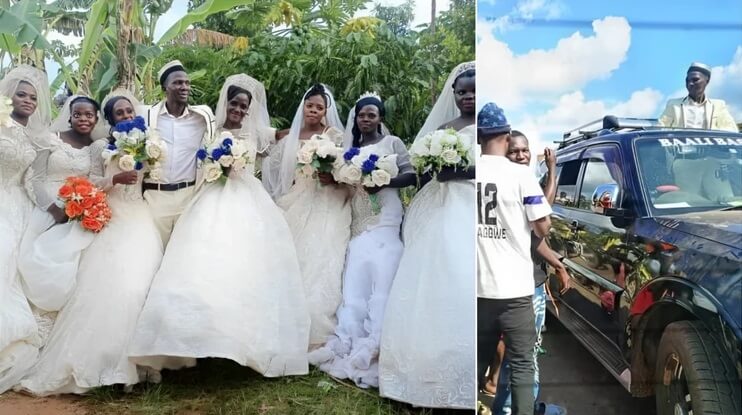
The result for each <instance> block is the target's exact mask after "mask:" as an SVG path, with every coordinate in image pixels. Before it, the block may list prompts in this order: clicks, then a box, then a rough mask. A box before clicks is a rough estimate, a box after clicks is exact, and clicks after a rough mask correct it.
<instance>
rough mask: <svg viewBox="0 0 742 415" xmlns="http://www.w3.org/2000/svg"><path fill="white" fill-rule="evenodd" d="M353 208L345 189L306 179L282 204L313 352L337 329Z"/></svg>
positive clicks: (300, 177) (297, 181)
mask: <svg viewBox="0 0 742 415" xmlns="http://www.w3.org/2000/svg"><path fill="white" fill-rule="evenodd" d="M301 144H302V145H304V141H301ZM348 202H349V200H348V191H347V190H346V189H345V188H342V187H337V186H332V185H329V186H322V185H320V184H319V182H318V181H317V180H315V179H312V178H308V177H305V176H303V175H300V174H297V175H296V179H295V182H294V185H293V186H292V187H291V189H290V190H289V192H288V193H286V194H285V195H284V196H282V197H281V198H280V199H278V200H277V202H276V203H277V204H278V206H279V207H281V209H283V211H284V216H285V217H286V221H287V222H288V224H289V228H291V233H292V235H293V236H294V243H295V245H296V254H297V256H298V258H299V266H300V267H301V275H302V280H303V282H304V293H305V294H306V299H307V307H308V308H309V315H310V317H311V319H312V324H311V329H310V334H309V345H310V347H311V348H313V347H317V346H321V345H323V344H324V343H325V342H326V341H327V337H328V336H330V335H331V334H332V333H333V331H334V330H335V325H336V324H337V320H336V319H335V313H336V312H337V308H338V306H339V305H340V302H341V301H342V292H341V283H342V277H343V265H344V264H345V251H346V249H347V247H348V240H349V239H350V203H348Z"/></svg>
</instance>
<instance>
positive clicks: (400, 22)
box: [374, 0, 415, 36]
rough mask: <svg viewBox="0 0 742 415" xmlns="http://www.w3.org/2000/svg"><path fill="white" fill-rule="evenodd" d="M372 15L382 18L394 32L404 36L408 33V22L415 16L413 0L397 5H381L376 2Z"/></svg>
mask: <svg viewBox="0 0 742 415" xmlns="http://www.w3.org/2000/svg"><path fill="white" fill-rule="evenodd" d="M374 15H375V16H376V17H378V18H379V19H381V20H383V21H384V22H385V23H386V25H387V27H388V28H389V30H391V31H392V32H393V33H394V34H396V35H397V36H405V35H407V34H409V33H410V22H412V19H413V18H414V17H415V2H414V0H407V1H405V2H404V3H403V4H401V5H399V6H382V5H381V4H379V3H377V4H376V6H375V7H374Z"/></svg>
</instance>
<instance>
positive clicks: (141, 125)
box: [132, 116, 147, 131]
mask: <svg viewBox="0 0 742 415" xmlns="http://www.w3.org/2000/svg"><path fill="white" fill-rule="evenodd" d="M132 122H133V123H134V128H138V129H139V130H140V131H147V123H145V122H144V118H142V117H139V116H137V117H135V118H134V121H132Z"/></svg>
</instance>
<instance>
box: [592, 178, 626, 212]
mask: <svg viewBox="0 0 742 415" xmlns="http://www.w3.org/2000/svg"><path fill="white" fill-rule="evenodd" d="M620 196H621V189H620V188H619V187H618V184H616V183H610V184H601V185H599V186H598V187H596V188H595V191H594V192H593V198H592V204H591V205H590V209H591V210H592V211H593V213H597V214H600V215H604V214H606V212H607V211H610V210H615V209H617V208H618V202H619V201H620V200H621V199H620Z"/></svg>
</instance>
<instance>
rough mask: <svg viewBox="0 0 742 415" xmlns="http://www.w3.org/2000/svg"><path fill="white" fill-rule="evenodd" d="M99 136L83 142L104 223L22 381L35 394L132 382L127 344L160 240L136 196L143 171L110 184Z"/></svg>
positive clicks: (112, 168)
mask: <svg viewBox="0 0 742 415" xmlns="http://www.w3.org/2000/svg"><path fill="white" fill-rule="evenodd" d="M106 145H107V141H106V140H98V141H96V142H95V143H93V144H92V145H91V146H90V147H91V149H90V152H91V154H92V155H93V162H92V166H91V179H93V180H95V181H96V183H98V184H100V185H101V186H102V187H104V190H106V191H107V193H108V204H109V206H110V208H111V211H112V218H111V221H110V222H109V223H108V224H107V225H106V226H105V227H104V228H103V230H102V231H101V232H100V233H98V234H97V235H96V236H95V239H94V240H93V242H92V243H91V244H90V246H89V247H88V248H87V249H85V250H84V251H83V253H82V256H81V258H80V263H79V271H78V274H77V282H76V287H75V290H74V292H73V294H72V296H71V298H70V299H69V301H68V302H67V303H66V304H65V306H64V307H63V308H62V310H61V311H60V313H59V315H58V316H57V320H56V323H55V324H54V328H53V330H52V333H51V335H50V337H49V340H48V342H47V344H46V346H45V347H44V349H43V350H42V353H41V357H40V359H39V362H38V363H37V364H36V365H35V366H34V367H33V368H32V370H31V373H30V375H29V376H27V377H26V378H25V379H24V380H22V381H21V389H24V390H26V391H28V392H31V393H33V394H36V395H51V394H61V393H84V392H86V391H88V390H90V389H91V388H95V387H98V386H103V385H112V384H127V385H130V384H134V383H137V382H138V381H139V376H138V374H137V368H136V365H135V364H134V363H132V362H131V361H129V359H128V355H127V347H128V345H129V342H130V340H131V337H132V335H133V333H134V329H135V327H136V322H137V318H138V317H139V313H140V311H141V310H142V307H143V306H144V300H145V298H146V296H147V292H148V290H149V287H150V283H151V281H152V277H153V276H154V274H155V272H156V271H157V268H158V266H159V264H160V260H161V258H162V241H161V240H160V234H159V232H158V231H157V227H156V226H155V222H154V219H153V218H152V215H151V213H150V210H149V208H148V207H147V204H146V203H145V201H144V199H143V198H142V184H141V180H142V177H141V176H140V178H139V181H138V183H136V184H133V185H115V186H114V185H113V184H112V181H111V178H112V177H113V175H115V174H116V173H118V172H120V169H119V168H118V164H117V163H116V162H115V161H114V162H113V163H111V164H109V165H107V166H106V167H105V176H104V174H103V171H104V167H103V166H104V165H103V160H102V157H101V156H100V154H101V151H102V150H103V149H104V148H105V146H106Z"/></svg>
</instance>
